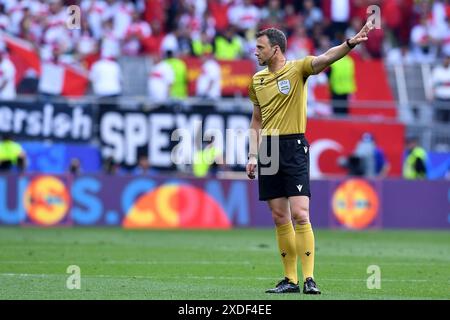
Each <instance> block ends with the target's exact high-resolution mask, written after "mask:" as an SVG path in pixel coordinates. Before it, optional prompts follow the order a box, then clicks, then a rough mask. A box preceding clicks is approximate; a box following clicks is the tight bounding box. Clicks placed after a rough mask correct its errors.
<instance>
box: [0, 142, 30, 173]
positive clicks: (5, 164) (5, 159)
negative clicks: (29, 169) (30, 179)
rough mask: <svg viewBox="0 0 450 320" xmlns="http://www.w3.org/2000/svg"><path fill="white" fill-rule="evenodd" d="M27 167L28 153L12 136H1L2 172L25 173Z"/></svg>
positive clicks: (0, 156)
mask: <svg viewBox="0 0 450 320" xmlns="http://www.w3.org/2000/svg"><path fill="white" fill-rule="evenodd" d="M25 166H26V153H25V151H24V150H23V148H22V146H21V145H20V144H19V143H17V142H15V141H14V140H13V137H12V135H10V134H8V133H4V134H3V135H1V136H0V172H2V171H12V170H18V171H19V172H23V171H24V170H25Z"/></svg>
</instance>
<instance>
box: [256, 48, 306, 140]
mask: <svg viewBox="0 0 450 320" xmlns="http://www.w3.org/2000/svg"><path fill="white" fill-rule="evenodd" d="M313 59H314V57H313V56H307V57H305V58H304V59H301V60H295V61H288V62H287V63H286V65H285V66H284V67H283V68H282V69H280V70H278V71H277V72H274V73H272V72H270V71H269V69H268V68H266V69H264V70H261V71H259V72H257V73H256V74H255V75H254V76H253V79H252V82H251V83H250V85H249V90H248V91H249V97H250V99H251V101H252V102H253V104H254V105H258V106H259V107H260V108H261V115H262V134H263V135H271V134H276V132H278V134H280V135H282V134H297V133H305V130H306V95H307V88H306V79H307V78H308V76H310V75H311V74H313V69H312V60H313ZM274 130H278V131H274Z"/></svg>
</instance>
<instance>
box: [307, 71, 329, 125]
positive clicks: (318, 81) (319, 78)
mask: <svg viewBox="0 0 450 320" xmlns="http://www.w3.org/2000/svg"><path fill="white" fill-rule="evenodd" d="M326 84H328V78H327V76H326V74H325V73H324V72H322V73H319V74H316V75H311V76H309V77H308V86H307V87H308V96H307V99H308V102H307V103H308V109H307V113H308V116H331V115H332V114H333V111H332V110H331V106H330V105H329V104H327V103H323V102H319V101H317V100H316V95H315V92H314V89H315V88H316V86H318V85H326Z"/></svg>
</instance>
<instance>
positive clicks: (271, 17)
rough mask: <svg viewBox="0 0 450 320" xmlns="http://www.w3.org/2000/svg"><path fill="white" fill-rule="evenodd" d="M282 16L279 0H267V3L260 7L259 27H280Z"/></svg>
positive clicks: (283, 15)
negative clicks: (260, 19)
mask: <svg viewBox="0 0 450 320" xmlns="http://www.w3.org/2000/svg"><path fill="white" fill-rule="evenodd" d="M284 17H285V12H284V10H283V9H282V8H281V3H280V0H269V3H268V5H267V6H266V7H264V8H263V9H262V13H261V18H262V22H261V27H260V28H261V29H265V28H282V27H283V25H284Z"/></svg>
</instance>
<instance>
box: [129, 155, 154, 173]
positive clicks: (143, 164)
mask: <svg viewBox="0 0 450 320" xmlns="http://www.w3.org/2000/svg"><path fill="white" fill-rule="evenodd" d="M158 173H159V171H158V170H156V169H155V168H153V167H152V166H151V165H150V161H149V159H148V157H147V155H145V154H144V155H140V156H139V160H138V164H137V166H136V168H135V169H134V170H133V174H135V175H157V174H158Z"/></svg>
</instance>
